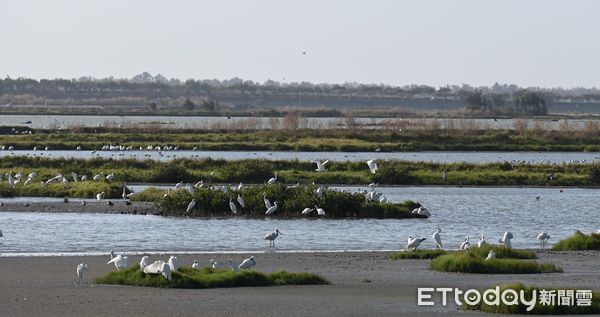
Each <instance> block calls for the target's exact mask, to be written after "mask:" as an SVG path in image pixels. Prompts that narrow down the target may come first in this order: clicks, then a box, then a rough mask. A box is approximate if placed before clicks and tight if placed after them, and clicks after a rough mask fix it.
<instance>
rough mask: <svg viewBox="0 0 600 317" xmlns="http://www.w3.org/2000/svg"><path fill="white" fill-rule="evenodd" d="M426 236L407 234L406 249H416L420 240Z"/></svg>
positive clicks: (423, 239)
mask: <svg viewBox="0 0 600 317" xmlns="http://www.w3.org/2000/svg"><path fill="white" fill-rule="evenodd" d="M426 239H427V238H413V237H412V236H408V242H407V243H406V249H407V250H408V249H413V251H417V248H418V247H419V245H421V242H423V241H425V240H426Z"/></svg>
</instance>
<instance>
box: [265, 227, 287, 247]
mask: <svg viewBox="0 0 600 317" xmlns="http://www.w3.org/2000/svg"><path fill="white" fill-rule="evenodd" d="M280 235H283V234H281V232H280V231H279V229H275V231H273V232H271V233H269V234H268V235H266V236H265V240H269V246H273V247H274V246H275V239H277V237H278V236H280Z"/></svg>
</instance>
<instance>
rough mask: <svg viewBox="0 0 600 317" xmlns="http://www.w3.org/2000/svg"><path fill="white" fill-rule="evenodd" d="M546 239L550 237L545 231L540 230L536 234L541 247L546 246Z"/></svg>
mask: <svg viewBox="0 0 600 317" xmlns="http://www.w3.org/2000/svg"><path fill="white" fill-rule="evenodd" d="M548 239H550V235H549V234H547V233H546V232H544V231H542V232H540V234H538V236H537V240H538V241H539V242H540V248H542V249H543V248H545V247H546V243H547V242H548Z"/></svg>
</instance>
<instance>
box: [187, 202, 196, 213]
mask: <svg viewBox="0 0 600 317" xmlns="http://www.w3.org/2000/svg"><path fill="white" fill-rule="evenodd" d="M195 206H196V200H195V199H192V201H191V202H190V203H189V205H188V206H187V209H186V210H185V212H190V211H192V209H194V207H195Z"/></svg>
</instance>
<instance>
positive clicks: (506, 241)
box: [498, 231, 513, 248]
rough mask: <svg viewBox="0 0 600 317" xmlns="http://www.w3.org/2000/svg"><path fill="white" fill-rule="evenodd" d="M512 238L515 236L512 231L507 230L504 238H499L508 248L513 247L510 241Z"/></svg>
mask: <svg viewBox="0 0 600 317" xmlns="http://www.w3.org/2000/svg"><path fill="white" fill-rule="evenodd" d="M512 238H513V234H512V233H511V232H508V231H507V232H505V233H504V235H503V236H502V238H500V239H498V242H500V244H503V245H504V246H505V247H507V248H511V247H512V244H511V243H510V239H512Z"/></svg>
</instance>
